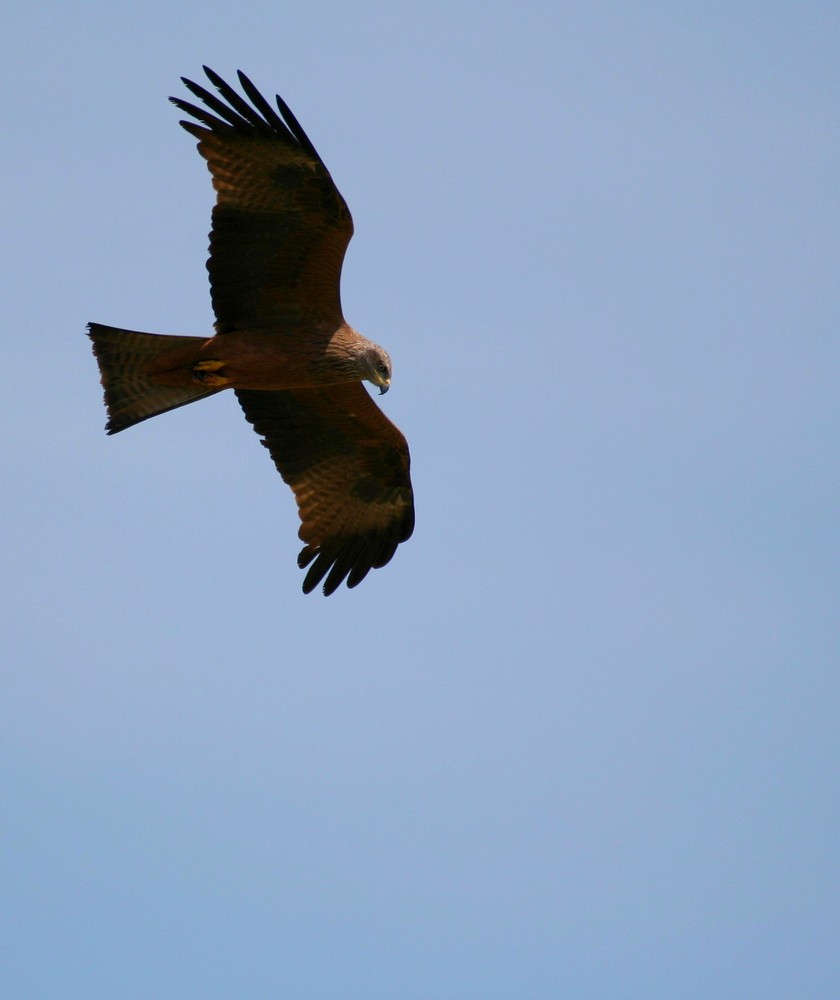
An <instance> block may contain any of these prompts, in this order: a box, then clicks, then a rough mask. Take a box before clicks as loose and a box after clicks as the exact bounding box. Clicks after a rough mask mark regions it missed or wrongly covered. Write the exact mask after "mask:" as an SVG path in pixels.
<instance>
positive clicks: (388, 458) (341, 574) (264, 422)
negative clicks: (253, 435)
mask: <svg viewBox="0 0 840 1000" xmlns="http://www.w3.org/2000/svg"><path fill="white" fill-rule="evenodd" d="M236 395H237V397H238V398H239V402H240V403H241V404H242V409H243V410H244V411H245V416H246V417H247V418H248V420H249V421H250V422H251V423H252V424H253V425H254V429H255V430H256V432H257V433H258V434H260V435H261V436H262V438H263V444H264V445H265V446H266V447H267V448H268V450H269V452H270V453H271V457H272V458H273V459H274V464H275V465H276V466H277V469H278V471H279V472H280V475H281V476H282V477H283V479H284V480H285V481H286V482H287V483H288V484H289V486H291V488H292V490H293V491H294V494H295V498H296V500H297V503H298V509H299V513H300V518H301V521H302V522H303V523H302V525H301V528H300V532H299V534H300V537H301V539H302V540H303V541H304V542H306V546H305V547H304V549H303V550H302V551H301V553H300V555H299V556H298V565H299V566H300V567H301V568H305V567H306V566H309V564H310V563H312V565H311V566H310V568H309V571H308V572H307V574H306V577H305V579H304V582H303V591H304V593H306V594H308V593H309V592H310V591H311V590H314V589H315V587H317V586H318V584H319V583H320V582H321V581H322V580H324V578H325V577H326V579H325V580H324V593H325V594H331V593H332V592H333V591H334V590H336V588H338V587H339V586H341V583H342V581H343V580H345V579H346V580H347V586H348V587H355V586H356V584H357V583H360V582H361V581H362V580H363V579H364V578H365V576H366V575H367V574H368V572H369V571H370V570H371V569H375V568H378V567H380V566H384V565H385V564H386V563H387V562H388V561H389V560H390V558H391V556H393V554H394V552H395V551H396V549H397V546H398V545H399V544H400V542H404V541H405V540H406V539H407V538H409V537H410V536H411V532H412V531H413V530H414V498H413V494H412V490H411V480H410V478H409V455H408V445H407V444H406V440H405V438H404V437H403V435H402V434H401V433H400V431H399V430H397V428H396V427H395V426H394V425H393V424H392V423H391V421H390V420H388V418H387V417H386V416H385V415H384V413H382V411H381V410H380V409H379V407H378V406H377V405H376V404H375V403H374V402H373V400H372V399H371V398H370V396H369V395H368V394H367V391H366V390H365V388H364V387H363V386H362V384H361V382H350V383H346V384H344V385H335V386H330V387H329V388H327V389H304V390H294V391H283V392H259V391H251V390H243V389H237V390H236ZM313 560H314V561H313Z"/></svg>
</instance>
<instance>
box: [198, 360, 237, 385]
mask: <svg viewBox="0 0 840 1000" xmlns="http://www.w3.org/2000/svg"><path fill="white" fill-rule="evenodd" d="M224 367H225V363H224V361H196V363H195V364H194V365H193V368H192V371H193V378H194V379H195V381H196V382H201V384H202V385H230V379H229V378H227V377H226V376H225V375H222V374H221V372H222V370H223V368H224Z"/></svg>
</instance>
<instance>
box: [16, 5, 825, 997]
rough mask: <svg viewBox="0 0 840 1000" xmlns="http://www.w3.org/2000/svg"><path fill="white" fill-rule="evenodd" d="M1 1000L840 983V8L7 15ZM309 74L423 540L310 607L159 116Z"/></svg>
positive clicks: (715, 991) (192, 198)
mask: <svg viewBox="0 0 840 1000" xmlns="http://www.w3.org/2000/svg"><path fill="white" fill-rule="evenodd" d="M2 17H3V24H2V37H3V45H4V56H3V60H2V64H0V75H1V76H2V85H3V89H2V92H3V126H2V127H3V135H4V142H3V152H4V155H3V158H2V166H0V172H2V176H3V198H2V209H0V211H2V223H3V234H4V238H3V240H2V243H1V244H0V257H1V258H2V259H0V273H2V276H3V277H2V283H3V296H2V300H3V304H4V317H3V326H4V329H5V337H4V342H5V349H4V352H3V375H4V378H3V393H2V401H0V436H2V443H3V452H2V454H3V465H4V472H5V475H4V477H3V480H4V485H3V487H2V490H0V506H1V507H2V517H3V523H4V524H5V542H4V546H3V559H2V565H3V572H2V578H3V586H4V591H5V593H4V596H3V599H2V602H0V669H2V678H3V679H2V694H0V765H2V786H0V787H2V820H1V821H0V866H2V887H0V888H1V889H2V906H0V924H2V927H0V949H2V954H0V995H2V996H3V997H4V998H11V1000H17V998H21V1000H67V998H70V997H72V998H75V997H80V998H85V1000H98V998H102V1000H113V998H119V1000H149V998H154V1000H157V998H171V1000H182V998H191V997H196V998H201V1000H215V998H243V997H244V998H277V997H283V998H285V997H290V998H301V1000H321V998H324V1000H356V998H358V1000H518V998H528V1000H557V998H561V997H562V998H566V997H570V998H576V997H586V998H590V997H592V998H598V1000H613V998H615V1000H626V998H639V1000H658V998H662V1000H674V998H680V1000H684V998H690V1000H693V998H697V1000H708V998H710V997H714V998H716V1000H720V998H725V1000H726V998H738V1000H743V998H759V1000H767V998H791V1000H793V998H796V1000H800V998H808V1000H813V998H820V1000H821V998H836V997H837V996H840V949H839V948H838V940H840V920H838V898H840V885H839V884H838V882H840V879H838V861H840V858H838V854H839V853H840V849H838V844H839V843H840V838H838V825H840V815H838V813H839V812H840V810H838V788H839V787H840V739H838V717H840V670H838V666H840V664H838V659H839V658H840V642H838V639H840V627H839V626H840V622H838V596H840V595H838V590H840V587H838V582H839V581H838V565H839V563H838V556H839V555H840V553H838V548H839V547H840V546H839V545H838V542H839V541H840V529H839V528H838V487H840V475H838V472H839V471H840V470H838V438H840V420H839V419H838V407H837V398H838V374H840V365H838V361H840V340H838V325H840V323H839V321H840V279H838V271H840V211H839V210H840V134H839V133H838V107H840V11H838V8H837V6H836V4H829V3H804V4H803V3H793V2H790V3H751V2H742V3H715V2H712V3H704V4H700V3H680V2H676V3H671V4H665V3H636V4H633V3H607V2H600V0H595V2H573V3H562V2H544V3H535V2H528V0H524V2H519V3H512V2H502V3H492V2H491V3H467V2H460V3H459V2H453V0H447V2H445V3H443V2H435V0H431V2H430V0H423V2H422V3H421V2H417V3H399V2H397V3H385V2H382V3H374V2H364V0H363V2H359V3H344V2H342V3H338V2H325V3H319V2H306V3H303V2H299V3H295V2H290V3H277V2H271V3H267V2H266V3H248V2H245V3H242V4H232V3H225V4H221V3H218V2H217V0H202V2H201V3H196V2H189V3H177V2H176V3H173V2H172V0H167V2H166V3H162V2H158V0H149V2H146V3H143V4H126V3H118V2H109V3H96V2H91V3H54V2H53V3H31V4H25V5H24V4H19V5H17V6H16V9H12V5H7V9H6V12H5V13H4V14H3V15H2ZM202 63H207V64H209V65H210V66H212V67H214V68H215V69H216V70H218V71H219V72H220V73H221V74H222V75H223V76H227V77H229V78H232V77H233V76H234V73H235V70H236V69H238V68H242V69H244V70H245V71H246V72H247V73H248V74H249V75H250V76H251V77H252V79H253V80H254V82H255V83H256V84H257V85H258V86H259V87H260V88H261V89H263V90H264V91H267V92H269V93H274V92H275V91H277V92H280V93H282V94H283V96H284V97H285V99H286V100H287V101H288V103H289V104H290V105H291V107H292V108H293V110H294V111H295V113H296V115H297V116H298V118H299V119H300V121H301V122H302V123H303V125H304V128H305V129H306V130H307V132H308V133H309V135H310V137H311V138H312V140H313V141H314V143H315V145H316V146H317V148H318V150H319V152H320V153H321V155H322V157H323V158H324V160H325V161H326V163H327V165H328V166H329V168H330V170H331V172H332V174H333V177H334V178H335V180H336V182H337V183H338V185H339V187H340V189H341V191H342V193H343V194H344V196H345V197H346V199H347V201H348V203H349V205H350V207H351V209H352V211H353V214H354V217H355V221H356V236H355V238H354V240H353V243H352V244H351V247H350V252H349V256H348V259H347V263H346V266H345V271H344V285H343V299H344V306H345V313H346V315H347V318H348V320H349V321H350V322H351V323H352V324H353V325H354V326H356V327H357V328H358V329H360V330H361V331H363V332H364V333H365V334H367V335H368V336H369V337H371V338H372V339H374V340H376V341H377V342H379V343H381V344H383V345H384V346H385V347H387V348H388V350H389V352H390V353H391V355H392V357H393V359H394V365H395V376H394V385H393V388H392V390H391V392H390V393H389V395H388V396H387V397H385V398H384V399H383V401H382V405H383V408H384V409H385V410H386V411H387V413H388V414H389V416H390V417H391V418H392V419H393V420H394V421H395V422H396V423H397V424H398V425H399V426H400V427H401V428H402V429H403V430H404V432H405V433H406V435H407V437H408V439H409V442H410V445H411V449H412V457H413V473H414V482H415V487H416V493H417V511H418V514H417V529H416V532H415V534H414V537H413V538H412V540H411V541H410V542H409V543H408V544H406V545H404V546H402V547H401V548H400V550H399V552H398V553H397V555H396V557H395V558H394V560H393V562H392V563H391V564H390V565H389V566H388V567H387V568H386V569H383V570H379V571H375V572H374V573H372V574H371V575H370V577H369V578H368V579H367V580H365V582H364V583H363V584H362V586H361V587H359V588H358V589H357V590H354V591H347V590H346V589H342V590H341V591H340V592H339V593H337V594H336V595H335V596H333V597H331V598H329V599H324V598H323V597H321V596H320V594H313V595H311V596H309V597H304V596H303V595H302V594H301V592H300V584H301V577H302V574H301V573H300V571H299V570H298V569H297V567H296V564H295V558H296V555H297V552H298V548H299V543H298V540H297V537H296V533H297V526H298V525H297V516H296V512H295V507H294V503H293V500H292V497H291V494H290V493H289V491H288V490H287V489H286V488H285V487H284V486H283V484H282V482H281V480H280V479H279V477H278V476H277V474H276V472H275V470H274V468H273V466H272V464H271V462H270V460H269V458H268V455H267V454H266V452H265V449H263V448H261V447H260V445H259V441H258V439H257V436H256V435H255V434H254V432H253V431H252V430H251V428H250V427H249V426H248V424H247V423H246V422H245V420H244V418H243V417H242V415H241V413H240V412H239V409H238V407H237V405H236V401H235V399H234V398H233V397H232V396H231V395H230V394H222V395H220V396H217V397H214V398H213V399H210V400H206V401H203V402H200V403H198V404H197V405H195V406H192V407H187V408H185V409H181V410H178V411H175V412H174V413H170V414H167V415H165V416H163V417H160V418H156V419H155V420H153V421H149V422H147V423H145V424H142V425H140V426H139V427H136V428H133V429H132V430H129V431H127V432H125V433H123V434H120V435H118V436H116V437H112V438H108V437H106V436H105V433H104V430H103V427H104V422H105V413H104V409H103V406H102V398H101V389H100V386H99V383H98V375H97V371H96V366H95V363H94V359H93V357H92V355H91V353H90V349H89V345H88V342H87V339H86V337H85V335H84V327H85V323H87V322H88V321H90V320H96V321H98V322H103V323H111V324H114V325H118V326H124V327H128V328H134V329H139V330H151V331H157V332H169V333H185V334H202V333H208V334H209V332H210V331H211V324H212V314H211V310H210V300H209V294H208V287H207V277H206V272H205V269H204V261H205V256H206V245H207V232H208V228H209V212H210V207H211V203H212V191H211V187H210V180H209V175H208V174H207V171H206V169H205V166H204V164H203V163H202V161H201V160H200V158H199V157H198V155H197V153H196V152H195V149H194V143H193V140H192V139H191V138H190V137H189V136H187V135H186V134H185V133H184V132H183V131H182V130H181V129H179V128H178V125H177V121H178V118H179V115H178V113H177V111H176V110H175V109H173V108H172V107H171V106H170V105H169V104H168V103H167V101H166V98H167V97H168V95H170V94H182V93H184V91H183V88H182V87H181V84H180V82H179V77H180V76H181V75H182V74H183V75H187V76H191V77H193V78H198V77H199V75H200V73H201V65H202Z"/></svg>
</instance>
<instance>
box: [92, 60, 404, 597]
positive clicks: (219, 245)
mask: <svg viewBox="0 0 840 1000" xmlns="http://www.w3.org/2000/svg"><path fill="white" fill-rule="evenodd" d="M204 71H205V73H206V74H207V76H208V78H209V79H210V81H211V82H212V83H213V84H214V85H215V87H216V88H217V89H218V91H219V93H220V95H221V97H216V96H215V95H214V94H212V93H210V92H209V91H207V90H205V89H204V88H203V87H200V86H199V85H198V84H195V83H193V82H191V81H190V80H186V79H185V80H184V81H183V82H184V84H185V86H186V87H187V88H188V89H189V90H190V91H191V92H192V94H193V95H194V96H195V97H197V98H198V99H199V100H200V101H201V102H202V104H203V105H204V107H199V106H196V105H193V104H190V103H188V102H187V101H183V100H181V99H180V98H175V97H172V98H170V100H171V101H172V103H173V104H175V105H176V107H178V108H179V109H180V110H181V111H183V112H185V113H186V114H187V115H189V116H190V117H191V118H194V119H195V121H182V122H181V125H182V126H183V127H184V128H185V129H186V130H187V131H188V132H189V133H190V134H191V135H193V136H195V137H196V138H197V139H198V150H199V152H200V153H201V155H202V156H203V157H204V158H205V160H206V161H207V166H208V168H209V170H210V173H211V176H212V179H213V187H214V188H215V189H216V205H215V206H214V208H213V217H212V218H213V226H212V231H211V233H210V257H209V260H208V263H207V269H208V271H209V272H210V286H211V295H212V301H213V310H214V312H215V315H216V324H215V328H216V333H215V336H213V337H210V338H209V339H204V338H201V337H176V336H160V335H157V334H150V333H138V332H134V331H129V330H120V329H117V328H115V327H107V326H101V325H100V324H97V323H91V324H90V325H89V328H88V329H89V334H90V337H91V339H92V340H93V349H94V353H95V355H96V358H97V361H98V363H99V368H100V372H101V375H102V384H103V386H104V389H105V403H106V406H107V409H108V416H109V421H108V427H107V429H108V432H109V433H111V434H113V433H116V432H117V431H121V430H124V429H125V428H126V427H130V426H132V425H133V424H136V423H139V422H140V421H141V420H146V419H147V418H148V417H152V416H155V415H156V414H158V413H164V412H165V411H167V410H171V409H174V408H175V407H178V406H184V405H185V404H187V403H191V402H194V401H195V400H197V399H201V398H203V397H204V396H209V395H212V394H213V393H216V392H220V391H221V390H223V389H226V388H232V389H233V390H234V391H235V392H236V395H237V398H238V399H239V402H240V404H241V406H242V409H243V410H244V411H245V416H246V418H247V419H248V420H249V422H250V423H251V424H253V426H254V429H255V430H256V431H257V433H258V434H260V435H261V437H262V439H263V444H264V445H265V446H266V447H267V448H268V450H269V452H270V454H271V457H272V459H273V460H274V464H275V465H276V466H277V469H278V471H279V472H280V475H281V476H282V477H283V479H284V480H285V481H286V482H287V483H288V484H289V486H291V488H292V490H293V491H294V494H295V498H296V500H297V503H298V510H299V513H300V518H301V522H302V524H301V528H300V532H299V534H300V538H301V539H302V540H303V541H304V542H305V543H306V545H305V547H304V549H303V550H302V551H301V553H300V555H299V557H298V564H299V565H300V566H301V567H302V568H305V567H307V566H308V567H309V569H308V572H307V574H306V576H305V578H304V582H303V590H304V592H305V593H309V592H310V591H311V590H314V589H315V587H317V586H318V584H319V583H321V581H324V583H323V589H324V593H325V594H331V593H332V592H333V591H334V590H335V589H336V588H337V587H339V586H340V585H341V583H342V582H343V581H344V580H346V581H347V585H348V586H349V587H354V586H356V584H358V583H359V582H361V580H363V579H364V577H365V576H366V575H367V573H368V572H369V571H370V570H371V569H373V568H377V567H380V566H384V565H385V564H386V563H387V562H388V561H389V560H390V559H391V557H392V556H393V554H394V552H395V551H396V548H397V546H398V545H399V543H400V542H404V541H405V540H406V539H407V538H409V537H410V535H411V532H412V530H413V528H414V500H413V494H412V489H411V481H410V479H409V455H408V445H407V444H406V441H405V438H404V437H403V435H402V434H401V433H400V431H399V430H398V429H397V428H396V427H395V426H394V425H393V424H392V423H391V422H390V421H389V420H388V418H387V417H386V416H385V415H384V414H383V413H382V411H381V410H380V409H379V407H378V406H377V405H376V404H375V403H374V402H373V400H372V399H371V397H370V396H369V395H368V393H367V391H366V390H365V389H364V387H363V386H362V384H361V382H362V380H367V381H369V382H372V383H373V384H374V385H376V386H378V387H379V389H380V392H386V391H387V389H388V387H389V386H390V382H391V359H390V358H389V357H388V354H387V352H386V351H385V350H384V349H383V348H381V347H379V346H378V345H377V344H374V343H373V342H372V341H369V340H367V339H366V338H365V337H363V336H362V335H361V334H360V333H357V331H355V330H354V329H352V327H350V326H348V325H347V323H346V322H345V320H344V317H343V315H342V312H341V299H340V293H339V285H340V277H341V266H342V262H343V260H344V253H345V251H346V249H347V244H348V243H349V241H350V237H351V236H352V235H353V220H352V218H351V216H350V212H349V210H348V208H347V205H346V204H345V202H344V199H343V198H342V197H341V195H340V194H339V192H338V190H337V188H336V186H335V184H334V183H333V181H332V178H331V177H330V175H329V173H328V171H327V168H326V167H325V166H324V164H323V162H322V161H321V158H320V157H319V156H318V154H317V152H316V151H315V148H314V146H313V145H312V143H311V142H310V141H309V139H308V138H307V136H306V133H305V132H304V131H303V129H302V128H301V127H300V125H299V124H298V122H297V120H296V119H295V117H294V115H292V113H291V111H290V110H289V109H288V107H287V106H286V105H285V104H284V102H283V101H282V100H281V99H280V98H279V97H278V98H276V100H277V108H278V110H279V114H278V112H277V111H275V110H274V108H273V107H272V106H271V105H270V104H269V103H268V101H266V100H265V98H264V97H263V96H262V95H261V94H260V93H259V91H258V90H257V89H256V88H255V87H254V85H253V84H252V83H251V81H250V80H249V79H248V78H247V77H246V76H245V75H244V74H243V73H241V72H240V73H239V81H240V83H241V85H242V89H243V90H244V92H245V94H246V95H247V98H248V100H246V99H245V98H244V97H242V96H241V95H240V94H239V93H238V92H237V91H235V90H234V89H233V88H232V87H231V86H229V85H228V84H227V83H225V81H224V80H222V79H221V78H220V77H219V76H218V75H217V74H216V73H214V72H213V71H212V70H210V69H208V68H207V67H206V66H205V67H204ZM249 101H250V103H249Z"/></svg>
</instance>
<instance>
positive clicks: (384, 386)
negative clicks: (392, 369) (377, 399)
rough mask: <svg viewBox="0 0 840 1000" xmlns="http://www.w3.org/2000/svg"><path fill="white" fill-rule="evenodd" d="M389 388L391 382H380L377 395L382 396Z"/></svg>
mask: <svg viewBox="0 0 840 1000" xmlns="http://www.w3.org/2000/svg"><path fill="white" fill-rule="evenodd" d="M390 388H391V380H390V379H388V381H387V382H382V383H381V384H380V386H379V395H380V396H384V395H385V393H386V392H387V391H388V390H389V389H390Z"/></svg>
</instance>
